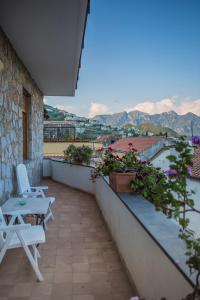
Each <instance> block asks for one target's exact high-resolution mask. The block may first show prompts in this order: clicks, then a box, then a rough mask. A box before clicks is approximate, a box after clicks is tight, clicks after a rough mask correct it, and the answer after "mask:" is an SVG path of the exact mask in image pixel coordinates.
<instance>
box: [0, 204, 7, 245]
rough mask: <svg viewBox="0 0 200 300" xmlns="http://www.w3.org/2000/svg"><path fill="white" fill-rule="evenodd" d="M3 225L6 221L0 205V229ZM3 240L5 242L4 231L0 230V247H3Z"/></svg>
mask: <svg viewBox="0 0 200 300" xmlns="http://www.w3.org/2000/svg"><path fill="white" fill-rule="evenodd" d="M3 226H6V222H5V219H4V216H3V213H2V210H1V207H0V229H1V227H3ZM4 242H5V239H4V232H3V231H0V249H1V248H2V247H3V244H4Z"/></svg>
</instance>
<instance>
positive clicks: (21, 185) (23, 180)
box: [16, 164, 31, 194]
mask: <svg viewBox="0 0 200 300" xmlns="http://www.w3.org/2000/svg"><path fill="white" fill-rule="evenodd" d="M16 174H17V184H18V190H19V193H20V194H23V193H24V192H26V191H30V189H31V188H30V183H29V179H28V174H27V170H26V166H25V165H24V164H19V165H18V166H17V167H16Z"/></svg>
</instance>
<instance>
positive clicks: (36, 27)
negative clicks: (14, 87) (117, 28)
mask: <svg viewBox="0 0 200 300" xmlns="http://www.w3.org/2000/svg"><path fill="white" fill-rule="evenodd" d="M88 12H89V0H17V1H13V0H0V26H1V27H2V29H3V31H4V32H5V34H6V35H7V37H8V39H9V40H10V42H11V44H12V46H13V47H14V49H15V50H16V52H17V54H18V56H19V57H20V59H21V60H22V62H23V63H24V65H25V66H26V68H27V69H28V71H29V72H30V74H31V76H32V78H33V79H34V80H35V82H36V83H37V85H38V87H39V88H40V89H41V91H42V92H43V94H44V95H47V96H74V94H75V89H76V85H77V80H78V73H79V67H80V58H81V53H82V48H83V40H84V34H85V26H86V21H87V15H88Z"/></svg>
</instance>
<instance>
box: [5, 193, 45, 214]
mask: <svg viewBox="0 0 200 300" xmlns="http://www.w3.org/2000/svg"><path fill="white" fill-rule="evenodd" d="M50 199H51V198H49V197H46V198H10V199H8V200H7V201H6V202H5V203H4V204H3V205H2V207H1V208H2V211H3V213H5V214H9V212H11V211H13V210H14V211H17V210H29V211H30V213H31V214H36V215H37V214H38V215H42V214H44V215H45V214H46V213H47V211H48V208H49V203H50Z"/></svg>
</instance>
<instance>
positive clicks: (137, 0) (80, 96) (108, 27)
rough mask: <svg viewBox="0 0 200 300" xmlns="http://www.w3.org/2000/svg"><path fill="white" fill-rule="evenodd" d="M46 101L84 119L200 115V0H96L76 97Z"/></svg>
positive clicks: (89, 19) (86, 38)
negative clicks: (164, 113)
mask: <svg viewBox="0 0 200 300" xmlns="http://www.w3.org/2000/svg"><path fill="white" fill-rule="evenodd" d="M45 98H46V100H45V101H47V103H48V104H50V105H53V106H58V107H60V108H65V109H66V110H68V111H70V112H73V113H77V114H79V115H84V116H93V115H95V114H98V113H114V112H120V111H124V110H127V111H129V110H131V109H139V110H143V111H146V112H149V113H156V112H162V111H168V110H171V109H174V110H175V111H177V112H178V113H181V114H183V113H186V112H187V111H192V112H194V113H197V114H198V115H200V1H199V0H123V1H121V0H92V1H91V13H90V15H89V18H88V23H87V30H86V36H85V48H84V50H83V54H82V66H81V70H80V76H79V81H78V89H77V91H76V96H75V97H45Z"/></svg>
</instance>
